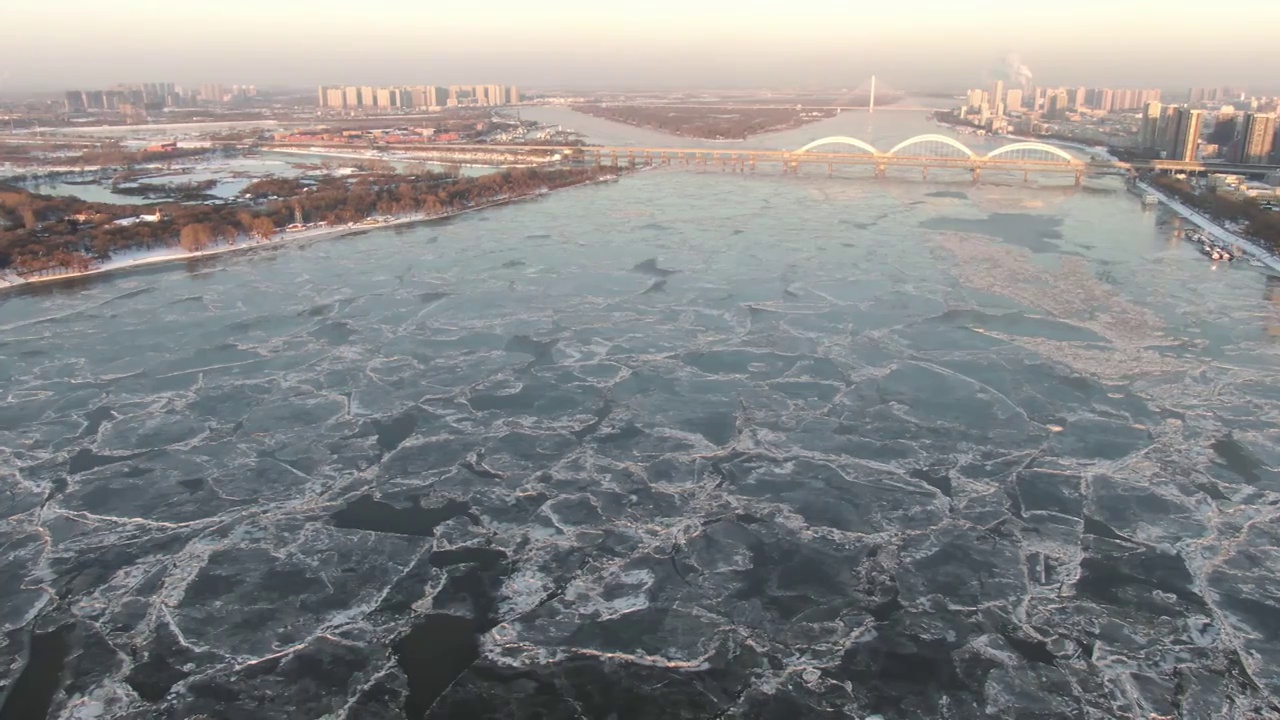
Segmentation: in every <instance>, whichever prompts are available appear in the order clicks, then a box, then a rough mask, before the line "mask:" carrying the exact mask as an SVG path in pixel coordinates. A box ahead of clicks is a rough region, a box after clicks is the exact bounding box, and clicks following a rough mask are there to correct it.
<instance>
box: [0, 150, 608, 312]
mask: <svg viewBox="0 0 1280 720" xmlns="http://www.w3.org/2000/svg"><path fill="white" fill-rule="evenodd" d="M614 180H617V176H616V175H607V176H604V177H599V178H592V179H590V180H584V181H582V182H578V183H574V184H572V185H566V186H564V187H560V188H555V189H554V190H551V189H544V190H541V191H538V192H532V193H525V194H522V195H513V196H509V197H503V198H499V199H497V200H492V201H490V202H487V203H483V204H480V205H475V206H472V207H468V208H462V209H460V210H451V211H449V212H443V213H436V214H434V215H425V214H421V213H415V214H411V215H403V216H399V217H395V218H392V219H390V220H385V221H381V222H378V223H376V224H362V223H353V224H350V225H340V226H324V227H316V228H308V229H306V230H299V231H296V232H280V233H277V234H275V235H273V236H271V237H270V238H267V239H261V240H251V239H248V238H243V237H242V238H237V240H236V242H235V244H234V245H223V246H219V247H216V248H212V249H209V250H200V251H196V252H188V251H186V250H182V249H181V248H179V247H178V246H176V245H174V246H171V247H164V248H156V249H154V250H144V251H139V252H136V253H128V252H126V253H121V254H119V255H116V256H113V257H112V258H111V259H110V260H107V261H105V262H104V263H102V264H101V265H99V266H97V267H94V268H92V269H90V270H86V271H84V272H76V273H63V274H61V275H49V276H45V277H38V278H31V279H23V278H19V277H17V276H15V275H13V274H12V273H7V272H0V292H2V291H4V290H6V289H17V288H22V287H28V286H34V285H42V284H46V283H53V282H57V281H59V280H71V279H75V278H84V277H91V276H94V275H104V274H106V273H112V272H119V271H122V270H131V269H136V268H141V267H149V266H152V265H157V264H160V263H171V262H178V261H183V260H187V261H189V260H199V259H201V258H206V257H212V256H215V255H222V254H225V253H231V252H239V251H244V250H254V249H258V248H264V247H273V246H276V245H283V244H285V243H292V242H297V241H300V240H328V239H332V238H337V237H342V236H343V235H351V234H355V233H360V232H365V231H369V230H381V229H383V228H389V227H404V226H409V225H415V224H418V223H427V222H432V221H434V220H444V219H447V218H451V217H455V216H458V215H463V214H466V213H470V212H476V211H478V210H484V209H486V208H491V207H495V206H497V205H507V204H510V203H514V202H519V201H521V200H530V199H533V198H539V197H542V196H544V195H547V194H549V193H552V192H556V191H558V190H568V189H570V188H576V187H582V186H584V185H596V184H600V183H606V182H612V181H614Z"/></svg>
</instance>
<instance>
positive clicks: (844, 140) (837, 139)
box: [796, 135, 880, 155]
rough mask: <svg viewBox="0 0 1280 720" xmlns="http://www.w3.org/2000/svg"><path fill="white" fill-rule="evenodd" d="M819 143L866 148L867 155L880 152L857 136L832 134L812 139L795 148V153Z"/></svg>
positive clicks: (817, 145)
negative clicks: (806, 143)
mask: <svg viewBox="0 0 1280 720" xmlns="http://www.w3.org/2000/svg"><path fill="white" fill-rule="evenodd" d="M821 145H852V146H854V147H856V148H861V149H862V150H866V151H867V154H868V155H879V154H880V151H879V150H877V149H875V148H874V147H872V146H871V145H869V144H867V143H865V142H863V141H861V140H859V139H857V138H851V137H845V136H844V135H832V136H831V137H825V138H822V139H821V140H814V141H813V142H811V143H809V144H808V145H805V146H804V147H802V148H800V149H799V150H796V154H799V153H802V152H808V151H809V150H812V149H814V148H816V147H819V146H821Z"/></svg>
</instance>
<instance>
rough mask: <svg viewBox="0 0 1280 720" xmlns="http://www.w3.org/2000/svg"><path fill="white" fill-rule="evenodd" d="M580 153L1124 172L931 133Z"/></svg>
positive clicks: (629, 159) (975, 170) (648, 158)
mask: <svg viewBox="0 0 1280 720" xmlns="http://www.w3.org/2000/svg"><path fill="white" fill-rule="evenodd" d="M578 152H579V153H581V154H587V153H594V155H595V160H596V162H598V163H602V164H608V163H609V162H612V164H614V165H617V164H620V163H622V162H626V163H628V164H630V165H671V164H682V165H686V166H690V165H691V166H696V167H709V166H712V165H715V164H719V165H720V166H721V168H722V169H724V170H734V171H742V172H747V171H751V170H755V168H756V165H757V164H758V163H761V162H780V163H781V164H782V167H783V169H784V170H785V171H787V172H792V173H795V172H799V171H800V167H801V165H823V164H825V165H826V166H827V172H828V173H829V174H834V172H835V166H836V165H868V166H871V167H873V168H874V169H875V174H876V176H877V177H883V176H884V175H885V174H886V173H887V172H888V170H889V169H890V168H916V169H918V170H920V171H921V173H922V174H923V176H924V177H925V178H928V176H929V171H930V170H962V171H966V172H969V173H971V174H972V175H973V179H974V180H978V179H980V177H981V175H982V172H983V170H993V171H995V170H998V171H1005V172H1022V173H1023V178H1024V179H1029V177H1028V176H1029V175H1030V174H1031V173H1032V172H1051V173H1064V174H1070V175H1074V176H1075V181H1076V184H1077V185H1078V184H1080V183H1081V182H1082V180H1083V179H1084V176H1085V175H1086V174H1087V173H1090V172H1116V171H1120V170H1122V168H1120V167H1119V166H1118V165H1116V164H1115V163H1109V162H1105V161H1097V160H1085V159H1082V158H1080V157H1077V156H1076V155H1073V154H1071V153H1070V152H1068V151H1067V150H1064V149H1063V148H1060V147H1055V146H1053V145H1049V144H1047V143H1042V142H1031V141H1019V142H1013V143H1008V144H1005V145H1002V146H1000V147H997V148H994V149H990V150H986V151H985V152H979V151H978V150H974V149H973V148H971V147H969V146H967V145H965V144H964V143H963V142H961V141H959V140H957V139H955V138H953V137H950V136H947V135H939V134H935V133H929V134H925V135H917V136H915V137H912V138H907V139H906V140H903V141H902V142H900V143H898V144H896V145H894V146H893V147H891V148H889V149H888V150H880V149H879V148H877V147H876V146H874V145H872V144H871V143H869V142H866V141H865V140H861V139H858V138H855V137H848V136H845V135H833V136H831V137H825V138H821V139H818V140H814V141H813V142H811V143H808V144H806V145H804V146H803V147H800V148H797V149H795V150H744V149H729V148H638V147H619V148H614V147H583V148H581V149H580V150H579V151H578ZM576 154H578V153H573V154H571V156H572V155H576ZM584 159H585V158H584Z"/></svg>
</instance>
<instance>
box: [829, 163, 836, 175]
mask: <svg viewBox="0 0 1280 720" xmlns="http://www.w3.org/2000/svg"><path fill="white" fill-rule="evenodd" d="M835 174H836V164H835V163H827V177H832V176H833V175H835Z"/></svg>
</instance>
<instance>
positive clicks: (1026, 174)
mask: <svg viewBox="0 0 1280 720" xmlns="http://www.w3.org/2000/svg"><path fill="white" fill-rule="evenodd" d="M1022 182H1024V183H1027V182H1031V171H1030V170H1023V171H1022Z"/></svg>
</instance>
